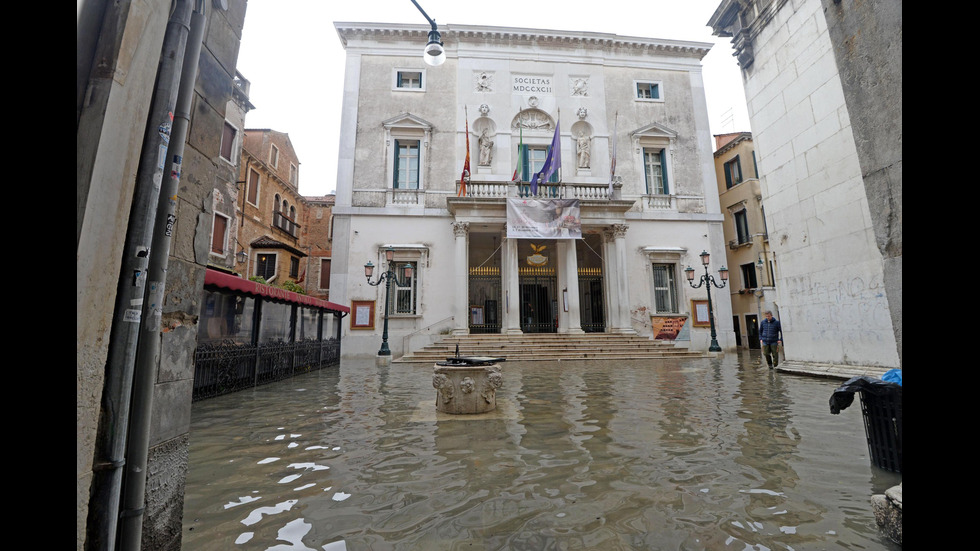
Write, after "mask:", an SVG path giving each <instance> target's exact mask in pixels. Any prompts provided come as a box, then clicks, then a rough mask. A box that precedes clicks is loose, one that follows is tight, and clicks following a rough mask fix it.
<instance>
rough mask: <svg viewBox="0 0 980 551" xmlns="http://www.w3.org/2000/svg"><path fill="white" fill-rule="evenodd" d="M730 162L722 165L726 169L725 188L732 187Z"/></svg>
mask: <svg viewBox="0 0 980 551" xmlns="http://www.w3.org/2000/svg"><path fill="white" fill-rule="evenodd" d="M729 164H730V163H725V164H723V165H722V169H723V170H724V171H725V189H731V188H732V169H731V167H730V166H729Z"/></svg>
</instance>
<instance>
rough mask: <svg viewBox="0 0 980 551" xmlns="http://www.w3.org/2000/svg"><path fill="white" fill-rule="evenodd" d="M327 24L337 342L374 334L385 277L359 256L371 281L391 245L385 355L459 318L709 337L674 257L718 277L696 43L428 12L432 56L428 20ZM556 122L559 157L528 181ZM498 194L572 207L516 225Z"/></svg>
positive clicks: (687, 341) (375, 338) (537, 328)
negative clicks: (438, 40) (334, 72)
mask: <svg viewBox="0 0 980 551" xmlns="http://www.w3.org/2000/svg"><path fill="white" fill-rule="evenodd" d="M335 27H336V29H337V32H338V34H339V36H340V39H341V42H342V43H343V45H344V47H345V48H346V51H347V65H346V72H345V77H344V103H343V116H342V122H341V144H340V153H339V168H338V182H337V195H336V206H335V208H334V226H333V229H334V239H333V269H332V273H331V282H330V289H331V299H332V300H333V301H334V302H337V303H340V304H345V305H349V306H351V315H350V318H349V319H347V320H345V323H344V336H343V338H344V346H343V350H344V355H345V357H348V356H370V355H374V354H376V353H377V351H378V348H379V344H380V342H381V334H382V330H383V316H384V313H385V307H386V304H385V300H386V292H385V285H384V284H381V285H378V286H373V285H370V284H369V283H368V280H367V279H366V277H365V275H364V273H365V270H364V266H365V264H367V263H368V262H370V263H372V264H373V265H374V266H375V267H376V268H375V275H374V277H373V278H372V281H371V282H372V283H374V282H375V281H376V279H377V277H378V274H379V273H380V272H382V271H383V270H384V269H385V267H386V266H387V262H386V260H385V252H386V251H387V250H389V249H390V250H391V251H393V261H392V262H393V269H394V271H395V273H396V274H398V275H399V278H398V279H400V281H396V282H395V283H394V284H393V285H392V288H391V293H390V297H388V299H387V300H388V301H389V302H388V303H387V307H388V311H389V324H388V332H389V346H390V348H391V351H392V355H393V356H394V357H395V358H397V357H399V356H401V355H402V354H405V353H407V352H410V351H412V350H415V349H418V348H420V347H422V346H424V345H426V344H429V343H431V342H434V341H437V340H439V339H440V338H441V337H444V336H446V335H449V334H473V333H501V334H521V333H558V334H578V333H590V332H594V333H631V334H632V333H635V334H640V335H646V336H649V337H650V338H658V339H663V340H668V341H673V343H674V345H675V346H677V347H683V348H691V349H694V350H707V349H708V345H709V341H710V330H709V328H708V325H707V323H706V322H707V320H706V316H705V312H706V304H705V300H706V299H707V294H706V291H705V289H704V287H702V288H700V289H693V288H692V287H691V286H690V285H689V284H688V282H687V279H686V278H685V275H684V269H685V268H686V267H688V266H692V267H693V268H695V270H696V272H695V273H696V274H697V276H698V277H700V276H701V275H702V274H704V268H703V267H702V263H701V258H700V257H699V255H700V254H701V252H702V251H707V252H708V253H710V254H711V265H710V270H711V273H712V274H713V275H714V276H715V278H718V272H717V270H718V268H720V267H721V266H722V265H723V264H724V259H725V243H724V234H723V231H722V223H723V217H722V215H721V214H720V211H719V204H718V193H717V190H716V183H715V175H714V166H713V156H712V149H713V142H712V138H711V135H710V131H709V128H708V116H707V107H706V104H705V96H704V89H703V81H702V75H701V65H700V61H701V59H702V58H703V57H704V55H705V54H706V53H707V52H708V48H709V47H710V44H706V43H699V42H683V41H670V40H658V39H649V38H636V37H623V36H618V35H611V34H602V33H587V32H564V31H544V30H533V29H518V28H502V27H480V26H462V25H459V26H457V25H442V26H440V31H441V32H442V38H443V41H444V43H445V47H446V54H447V60H446V62H445V63H444V64H443V65H441V66H438V67H430V66H428V65H426V64H425V63H423V60H422V56H421V50H422V46H423V45H424V44H425V40H426V35H427V33H428V30H429V28H428V26H421V25H394V24H375V23H336V24H335ZM556 127H557V128H558V133H557V134H558V141H559V144H560V157H561V159H560V170H559V171H558V172H556V174H555V175H554V177H552V178H551V179H550V181H548V182H542V183H541V184H540V185H538V186H537V189H535V190H532V189H531V186H530V185H528V182H529V181H530V180H531V177H532V175H533V174H534V173H535V172H536V171H538V170H540V169H541V167H542V165H543V164H544V162H545V160H546V158H547V157H548V153H549V147H550V145H551V144H552V142H553V139H554V137H555V135H556ZM467 130H468V133H467ZM467 141H468V142H469V152H470V153H469V158H470V165H469V166H470V173H469V178H468V180H467V181H466V186H465V191H462V192H461V190H460V176H461V173H462V171H463V166H464V162H465V160H466V157H467ZM613 150H615V159H616V163H615V167H616V168H615V177H614V178H613V179H612V184H610V173H611V165H612V158H613V155H612V152H613ZM515 170H516V172H517V176H518V178H517V180H518V182H515V181H514V174H515ZM556 200H561V203H560V204H559V203H558V202H557V201H556ZM508 203H510V204H511V206H512V208H516V209H518V211H519V210H520V209H521V208H523V209H526V211H527V213H529V214H530V215H532V216H533V215H534V213H535V212H538V213H542V212H544V213H547V212H549V211H550V212H553V211H554V207H555V206H556V205H558V206H567V207H568V210H567V211H565V212H562V213H561V216H560V217H557V219H556V220H558V221H559V222H560V224H564V222H565V221H566V220H568V221H570V220H572V219H573V218H574V222H575V224H574V231H572V232H571V233H570V232H568V231H567V229H568V228H567V227H566V228H563V229H555V231H554V234H553V235H549V234H547V233H543V234H540V235H538V236H535V237H528V236H527V235H526V234H522V235H518V229H517V226H518V225H519V224H518V223H517V222H516V221H515V219H514V214H513V212H514V211H513V210H512V211H511V214H510V215H508ZM535 206H539V207H541V208H540V209H537V210H535V208H534V207H535ZM552 218H553V219H555V217H554V216H553V217H552ZM563 230H564V231H563ZM579 231H580V232H581V233H580V235H579V233H578V232H579ZM406 268H410V272H411V277H404V276H405V274H406V273H407V271H406ZM712 301H713V306H714V313H715V321H716V330H717V340H718V342H719V344H720V345H721V347H722V348H723V349H725V350H729V349H733V347H734V333H733V329H732V311H731V301H730V299H729V289H728V288H727V287H726V288H724V289H713V290H712Z"/></svg>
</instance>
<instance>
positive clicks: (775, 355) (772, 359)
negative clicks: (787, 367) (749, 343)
mask: <svg viewBox="0 0 980 551" xmlns="http://www.w3.org/2000/svg"><path fill="white" fill-rule="evenodd" d="M765 316H766V318H765V319H764V320H762V323H760V324H759V340H760V341H761V342H762V356H763V357H765V358H766V363H768V364H769V369H772V368H774V367H776V366H778V365H779V345H780V344H782V343H783V326H782V325H780V324H779V320H778V319H776V318H774V317H772V310H766V312H765Z"/></svg>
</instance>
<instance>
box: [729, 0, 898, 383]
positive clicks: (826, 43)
mask: <svg viewBox="0 0 980 551" xmlns="http://www.w3.org/2000/svg"><path fill="white" fill-rule="evenodd" d="M823 12H824V10H823V7H822V6H821V4H820V2H819V1H818V0H805V1H802V2H787V3H785V4H783V5H782V6H781V7H780V8H779V10H778V11H777V12H776V13H775V14H774V16H773V17H772V19H771V20H769V21H768V22H767V23H766V24H765V25H764V26H762V27H760V28H759V29H755V30H754V32H755V31H757V34H754V36H753V38H752V46H753V51H754V54H755V59H754V63H753V64H752V65H750V66H749V67H748V68H746V69H743V76H744V79H745V88H746V99H747V101H748V108H749V115H750V118H751V120H752V126H753V136H754V139H755V143H756V151H757V155H758V162H759V171H760V173H761V175H762V187H763V196H764V198H765V202H766V203H765V204H766V216H767V222H768V228H769V232H770V245H771V247H772V250H773V251H774V252H775V255H776V259H777V261H778V265H779V269H778V274H777V275H778V277H777V281H776V285H777V288H779V290H780V291H779V295H780V304H779V311H780V314H781V316H782V320H781V321H782V322H783V330H784V334H785V337H786V339H785V346H786V348H785V350H786V357H787V359H789V360H800V361H812V362H825V363H843V364H859V365H875V366H883V367H896V366H898V365H899V357H898V352H897V346H896V333H895V331H894V323H893V318H892V316H891V313H890V312H891V310H890V308H889V301H890V299H891V296H890V295H889V294H888V293H886V292H885V289H886V283H885V277H884V274H885V272H884V269H883V266H884V258H883V256H882V253H881V249H880V248H879V246H878V245H877V241H878V239H877V236H876V232H875V229H874V227H875V223H874V221H873V218H872V208H871V206H872V205H871V204H870V203H869V197H868V194H867V190H866V188H865V184H864V179H863V177H862V174H863V171H862V167H861V162H860V158H859V154H858V148H857V145H856V142H855V132H854V129H853V127H852V126H851V119H852V117H851V111H850V109H849V106H848V104H847V103H846V102H845V94H844V89H843V86H842V81H841V75H840V72H839V70H838V68H837V63H836V60H835V56H834V47H833V45H832V41H831V37H830V33H829V31H828V28H827V21H826V18H825V16H824V13H823ZM861 111H862V110H858V111H857V112H861ZM899 262H900V257H899ZM899 285H900V284H899Z"/></svg>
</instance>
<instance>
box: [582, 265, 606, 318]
mask: <svg viewBox="0 0 980 551" xmlns="http://www.w3.org/2000/svg"><path fill="white" fill-rule="evenodd" d="M578 293H579V308H580V310H581V316H580V317H581V322H582V330H583V331H585V332H586V333H602V332H603V331H605V330H606V323H605V308H603V303H602V270H601V269H600V268H579V270H578Z"/></svg>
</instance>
